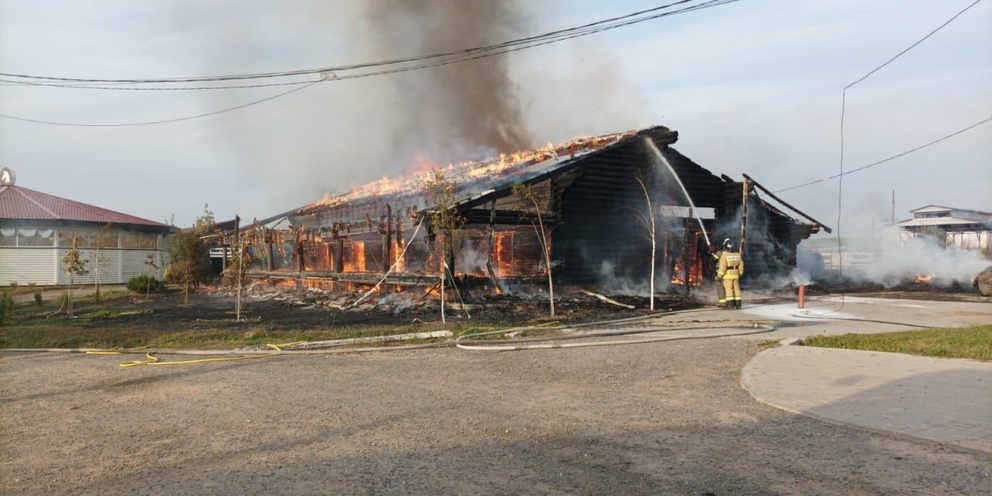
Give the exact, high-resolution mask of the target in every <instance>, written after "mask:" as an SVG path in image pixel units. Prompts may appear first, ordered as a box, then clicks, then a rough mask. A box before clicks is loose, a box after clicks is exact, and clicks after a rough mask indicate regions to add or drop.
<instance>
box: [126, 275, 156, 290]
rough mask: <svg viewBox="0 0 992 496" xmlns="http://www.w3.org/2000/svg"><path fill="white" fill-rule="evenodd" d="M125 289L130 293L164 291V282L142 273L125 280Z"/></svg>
mask: <svg viewBox="0 0 992 496" xmlns="http://www.w3.org/2000/svg"><path fill="white" fill-rule="evenodd" d="M127 290H128V291H130V292H132V293H141V294H147V293H164V292H165V283H164V282H162V281H159V280H158V279H155V278H154V277H152V276H148V275H145V274H142V275H140V276H135V277H132V278H131V279H130V280H129V281H127Z"/></svg>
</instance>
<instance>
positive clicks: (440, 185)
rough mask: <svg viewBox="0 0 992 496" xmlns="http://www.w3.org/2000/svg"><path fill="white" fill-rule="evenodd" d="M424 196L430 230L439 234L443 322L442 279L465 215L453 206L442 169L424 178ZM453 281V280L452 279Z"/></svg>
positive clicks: (451, 186)
mask: <svg viewBox="0 0 992 496" xmlns="http://www.w3.org/2000/svg"><path fill="white" fill-rule="evenodd" d="M424 196H425V197H426V199H427V204H428V206H429V207H430V208H431V210H430V211H429V213H428V218H429V219H430V222H431V225H430V229H431V231H432V232H433V233H434V234H435V235H436V234H440V235H441V322H444V321H445V319H444V279H445V278H446V277H447V273H448V270H449V269H450V266H449V263H448V262H449V261H453V260H454V257H455V255H454V233H455V230H457V229H458V228H459V227H461V226H462V225H463V224H465V217H463V216H462V215H461V214H459V213H458V210H457V209H456V208H455V204H456V201H455V185H454V183H452V182H450V181H448V180H447V179H446V178H445V177H444V171H443V170H441V169H435V170H433V171H431V172H430V174H428V176H427V179H426V180H424ZM452 282H454V280H452Z"/></svg>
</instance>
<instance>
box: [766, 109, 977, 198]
mask: <svg viewBox="0 0 992 496" xmlns="http://www.w3.org/2000/svg"><path fill="white" fill-rule="evenodd" d="M989 122H992V117H988V118H986V119H983V120H981V121H978V122H976V123H974V124H972V125H970V126H968V127H965V128H963V129H959V130H957V131H955V132H953V133H951V134H948V135H946V136H943V137H941V138H938V139H935V140H933V141H931V142H929V143H926V144H924V145H920V146H917V147H916V148H912V149H909V150H906V151H904V152H902V153H898V154H896V155H893V156H891V157H888V158H885V159H882V160H879V161H877V162H872V163H870V164H868V165H863V166H861V167H858V168H856V169H851V170H847V171H844V172H842V173H840V174H834V175H832V176H829V177H825V178H823V179H817V180H815V181H810V182H808V183H803V184H797V185H795V186H789V187H788V188H782V189H780V190H776V191H773V193H782V192H784V191H791V190H794V189H799V188H803V187H806V186H811V185H813V184H818V183H823V182H826V181H830V180H832V179H837V178H839V177H842V176H846V175H848V174H854V173H855V172H860V171H863V170H865V169H869V168H872V167H875V166H876V165H881V164H884V163H886V162H889V161H891V160H895V159H897V158H900V157H904V156H906V155H909V154H910V153H914V152H918V151H920V150H922V149H924V148H927V147H930V146H933V145H936V144H937V143H940V142H941V141H944V140H946V139H950V138H953V137H955V136H957V135H959V134H962V133H964V132H966V131H970V130H972V129H974V128H976V127H978V126H981V125H982V124H988V123H989Z"/></svg>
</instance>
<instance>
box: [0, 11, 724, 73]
mask: <svg viewBox="0 0 992 496" xmlns="http://www.w3.org/2000/svg"><path fill="white" fill-rule="evenodd" d="M691 1H693V0H678V1H675V2H671V3H668V4H665V5H661V6H658V7H653V8H650V9H645V10H641V11H637V12H632V13H630V14H626V15H622V16H618V17H613V18H610V19H604V20H600V21H596V22H592V23H588V24H583V25H580V26H575V27H571V28H567V29H561V30H557V31H550V32H546V33H543V34H538V35H534V36H528V37H524V38H518V39H514V40H509V41H504V42H501V43H496V44H491V45H484V46H478V47H473V48H467V49H462V50H456V51H450V52H440V53H434V54H429V55H420V56H414V57H405V58H397V59H388V60H380V61H374V62H365V63H359V64H349V65H340V66H332V67H322V68H312V69H299V70H290V71H279V72H263V73H248V74H230V75H221V76H198V77H170V78H144V79H142V78H130V79H100V78H75V77H58V76H38V75H31V74H14V73H2V72H0V76H2V77H6V78H17V79H27V80H34V81H35V82H31V81H25V84H31V85H34V86H55V87H68V88H74V89H75V88H79V89H83V88H85V89H112V90H135V89H136V88H112V87H94V86H78V85H55V84H51V83H39V82H36V81H58V82H62V83H72V82H74V83H113V84H118V83H129V84H165V83H172V84H175V83H194V82H217V81H234V80H250V79H267V78H280V77H289V76H303V75H315V74H319V75H322V74H327V73H339V72H349V71H356V70H360V69H371V68H377V67H387V66H395V65H401V64H407V63H415V62H423V61H430V60H445V59H450V58H452V57H454V58H458V57H462V56H470V57H471V56H474V55H478V54H481V53H494V54H498V53H506V51H515V50H513V49H516V48H518V47H524V48H532V47H534V46H541V45H544V44H547V43H548V42H552V43H554V42H559V41H564V40H567V39H572V38H576V37H580V36H588V35H591V34H595V33H599V32H603V31H607V30H611V29H617V28H621V27H625V26H630V25H633V24H638V23H642V22H646V21H650V20H654V19H658V18H661V17H667V16H671V15H676V14H682V13H686V12H693V11H696V10H702V9H706V8H710V7H717V6H720V5H725V4H729V3H734V2H737V1H740V0H709V1H706V2H702V3H699V4H695V5H689V6H686V7H683V8H681V9H676V10H672V11H668V12H663V11H664V10H666V9H669V8H671V7H675V6H678V5H683V4H687V3H690V2H691ZM276 84H282V85H286V84H301V83H275V84H269V85H276ZM235 87H241V86H235ZM244 87H259V86H247V85H246V86H244ZM231 88H233V87H196V88H168V89H169V90H187V89H231ZM145 89H146V90H147V89H148V88H145Z"/></svg>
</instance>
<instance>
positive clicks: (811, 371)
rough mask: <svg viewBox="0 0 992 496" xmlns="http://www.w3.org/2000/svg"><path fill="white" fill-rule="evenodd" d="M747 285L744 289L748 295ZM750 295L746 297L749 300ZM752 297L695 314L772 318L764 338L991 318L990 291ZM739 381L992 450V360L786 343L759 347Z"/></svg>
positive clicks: (811, 409)
mask: <svg viewBox="0 0 992 496" xmlns="http://www.w3.org/2000/svg"><path fill="white" fill-rule="evenodd" d="M746 296H747V295H745V297H746ZM745 301H746V300H745ZM809 303H810V304H809V305H807V308H805V309H799V308H797V307H796V304H795V303H794V302H786V303H781V302H780V303H764V304H763V303H755V304H747V303H745V307H744V309H743V310H740V311H737V312H728V311H722V310H713V311H704V312H701V313H699V314H698V315H693V318H697V319H700V320H707V319H720V318H727V317H728V314H729V315H731V316H733V318H739V319H746V318H750V319H754V318H758V319H769V320H771V321H774V322H775V324H774V325H776V327H777V329H776V331H775V332H772V333H769V334H763V335H759V336H757V337H759V338H761V339H770V338H774V339H786V338H793V339H794V338H802V337H804V336H810V335H816V334H847V333H873V332H890V331H906V330H913V329H914V328H913V327H910V326H908V325H896V324H892V322H901V323H904V324H914V325H918V326H936V327H957V326H964V325H974V324H989V323H992V301H990V302H989V303H960V302H938V301H919V300H897V299H883V298H859V297H851V296H848V297H845V298H843V299H841V298H839V297H822V298H813V299H811V301H810V302H809ZM741 384H742V385H743V386H744V388H745V389H747V390H748V391H749V392H750V393H751V395H752V396H754V397H755V398H756V399H757V400H758V401H762V402H764V403H767V404H769V405H772V406H775V407H778V408H782V409H784V410H788V411H792V412H796V413H801V414H804V415H810V416H813V417H816V418H820V419H823V420H826V421H831V422H837V423H842V424H849V425H854V426H858V427H862V428H866V429H872V430H877V431H884V432H888V433H892V434H896V435H900V436H910V437H914V438H919V439H925V440H929V441H936V442H940V443H945V444H949V445H954V446H959V447H963V448H967V449H970V450H976V451H981V452H986V453H990V454H992V363H990V362H979V361H975V360H960V359H949V358H927V357H917V356H911V355H903V354H897V353H880V352H868V351H853V350H838V349H828V348H814V347H806V346H781V347H778V348H773V349H769V350H765V351H763V352H761V353H759V354H758V355H757V356H755V357H754V358H753V359H752V360H751V361H750V362H749V363H748V364H747V365H746V366H745V367H744V369H743V371H742V373H741Z"/></svg>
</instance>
